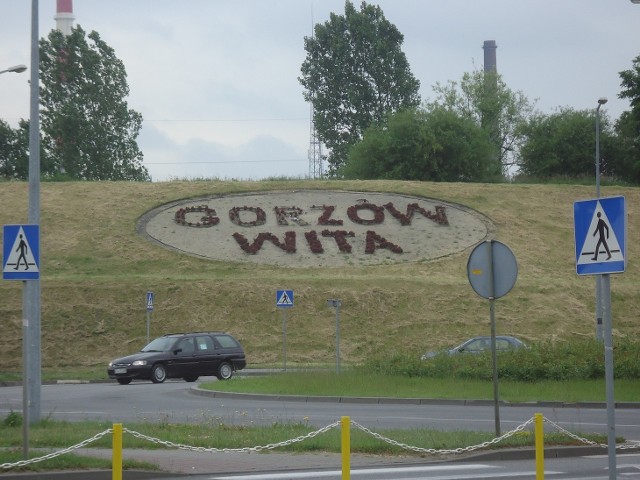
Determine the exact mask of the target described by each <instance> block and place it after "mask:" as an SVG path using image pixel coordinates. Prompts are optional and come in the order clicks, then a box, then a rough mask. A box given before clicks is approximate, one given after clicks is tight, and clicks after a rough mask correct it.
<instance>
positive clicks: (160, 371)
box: [151, 363, 167, 383]
mask: <svg viewBox="0 0 640 480" xmlns="http://www.w3.org/2000/svg"><path fill="white" fill-rule="evenodd" d="M166 379H167V370H166V369H165V368H164V365H162V364H161V363H157V364H155V365H154V366H153V369H152V370H151V381H152V382H153V383H162V382H164V381H165V380H166Z"/></svg>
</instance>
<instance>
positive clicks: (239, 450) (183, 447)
mask: <svg viewBox="0 0 640 480" xmlns="http://www.w3.org/2000/svg"><path fill="white" fill-rule="evenodd" d="M338 425H340V421H336V422H333V423H332V424H331V425H327V426H326V427H323V428H320V429H319V430H316V431H314V432H311V433H307V434H306V435H300V436H299V437H296V438H292V439H290V440H284V441H282V442H278V443H270V444H268V445H259V446H257V447H244V448H213V447H212V448H207V447H193V446H190V445H184V444H181V443H174V442H170V441H166V440H160V439H159V438H155V437H150V436H148V435H144V434H142V433H139V432H136V431H133V430H129V429H128V428H123V431H124V432H127V433H130V434H131V435H133V436H134V437H136V438H139V439H142V440H147V441H149V442H152V443H156V444H158V445H164V446H165V447H171V448H179V449H181V450H191V451H193V452H209V453H212V452H215V453H224V452H234V453H243V452H244V453H248V452H261V451H263V450H273V449H275V448H279V447H285V446H287V445H291V444H293V443H298V442H302V441H304V440H308V439H310V438H313V437H315V436H317V435H320V434H321V433H325V432H328V431H329V430H331V429H332V428H335V427H337V426H338Z"/></svg>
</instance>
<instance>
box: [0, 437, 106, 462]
mask: <svg viewBox="0 0 640 480" xmlns="http://www.w3.org/2000/svg"><path fill="white" fill-rule="evenodd" d="M112 432H113V429H112V428H109V429H107V430H105V431H104V432H100V433H97V434H95V435H94V436H93V437H91V438H88V439H87V440H84V441H82V442H80V443H77V444H76V445H72V446H71V447H67V448H65V449H64V450H58V451H57V452H51V453H48V454H47V455H44V456H42V457H38V458H32V459H30V460H20V461H19V462H15V463H3V464H0V469H3V470H8V469H10V468H15V467H24V466H25V465H30V464H32V463H38V462H42V461H44V460H50V459H52V458H56V457H59V456H60V455H65V454H67V453H70V452H72V451H73V450H77V449H78V448H83V447H86V446H87V445H90V444H91V443H93V442H95V441H97V440H100V439H101V438H102V437H104V436H105V435H107V434H109V433H112Z"/></svg>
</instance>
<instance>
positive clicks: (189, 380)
mask: <svg viewBox="0 0 640 480" xmlns="http://www.w3.org/2000/svg"><path fill="white" fill-rule="evenodd" d="M197 379H198V376H197V375H190V376H188V377H184V381H185V382H195V381H196V380H197Z"/></svg>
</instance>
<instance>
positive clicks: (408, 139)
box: [343, 108, 500, 182]
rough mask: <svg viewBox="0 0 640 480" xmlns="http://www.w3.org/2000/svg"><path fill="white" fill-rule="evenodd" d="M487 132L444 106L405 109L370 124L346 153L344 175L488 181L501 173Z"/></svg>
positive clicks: (361, 177)
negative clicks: (385, 122)
mask: <svg viewBox="0 0 640 480" xmlns="http://www.w3.org/2000/svg"><path fill="white" fill-rule="evenodd" d="M494 157H495V149H494V146H493V143H492V141H491V139H490V137H489V135H488V133H487V131H486V130H484V129H482V128H481V127H480V126H478V125H476V123H475V122H474V121H473V120H471V119H469V118H465V117H462V116H460V115H459V114H458V113H456V112H454V111H452V110H447V109H444V108H436V109H432V110H430V111H426V110H405V111H403V112H399V113H397V114H393V115H391V116H390V118H389V120H388V122H387V124H386V126H384V127H381V126H378V125H372V126H371V127H369V129H367V131H366V132H365V134H364V138H363V140H362V141H361V142H359V143H358V144H356V145H355V146H354V147H353V148H352V149H351V152H350V155H349V160H348V162H347V164H346V165H345V167H344V169H343V175H344V177H345V178H358V179H395V180H429V181H450V182H454V181H455V182H459V181H469V182H471V181H488V180H493V179H495V178H496V177H498V176H500V170H499V169H498V170H496V168H495V162H494V161H493V159H494Z"/></svg>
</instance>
